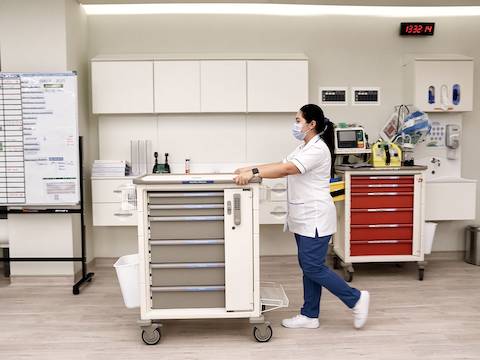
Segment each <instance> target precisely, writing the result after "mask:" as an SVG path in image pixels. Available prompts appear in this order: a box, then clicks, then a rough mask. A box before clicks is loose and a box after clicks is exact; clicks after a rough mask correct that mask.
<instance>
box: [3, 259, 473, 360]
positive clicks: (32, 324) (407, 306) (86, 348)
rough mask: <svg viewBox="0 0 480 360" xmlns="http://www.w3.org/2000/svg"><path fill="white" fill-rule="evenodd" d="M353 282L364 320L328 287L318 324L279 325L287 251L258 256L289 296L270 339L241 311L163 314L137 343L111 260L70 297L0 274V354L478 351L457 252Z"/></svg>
mask: <svg viewBox="0 0 480 360" xmlns="http://www.w3.org/2000/svg"><path fill="white" fill-rule="evenodd" d="M355 270H356V272H355V278H354V281H353V283H352V284H353V285H354V286H355V287H357V288H359V289H368V290H369V291H370V293H371V295H372V301H371V313H370V318H369V322H368V324H367V326H366V327H365V328H364V329H362V330H360V331H358V330H355V329H353V327H352V316H351V312H350V311H349V310H348V309H347V308H346V307H344V305H343V304H342V303H340V301H339V300H337V299H336V298H334V297H333V296H332V295H331V294H330V293H328V292H327V291H325V292H324V296H323V298H322V304H321V316H320V328H319V329H314V330H303V329H301V330H288V329H284V328H282V327H281V326H280V321H281V319H282V318H283V317H287V316H292V315H294V314H296V313H297V311H298V308H299V307H300V306H301V303H302V287H301V277H300V272H299V269H298V267H297V263H296V260H295V258H294V257H271V258H264V259H263V260H262V278H263V279H264V280H271V281H279V282H281V283H283V284H284V285H285V288H286V291H287V294H288V296H289V298H290V302H291V305H290V307H289V308H288V309H285V310H283V311H275V312H271V313H268V314H267V316H266V317H267V318H268V320H270V321H271V322H272V324H273V331H274V335H273V339H272V340H271V341H270V342H269V343H264V344H260V343H256V342H255V341H254V340H253V337H252V336H251V327H250V325H249V324H248V321H247V320H217V321H211V320H208V321H191V320H188V321H186V320H183V321H166V322H165V323H164V324H165V325H164V329H163V337H162V341H161V343H160V344H159V345H156V346H146V345H144V344H143V343H142V341H141V340H140V332H139V328H138V327H137V325H136V320H137V318H138V316H139V315H138V311H136V310H128V309H126V308H124V306H123V303H122V299H121V295H120V290H119V287H118V285H117V280H116V277H115V274H114V272H113V269H112V268H110V267H100V268H97V269H95V272H96V275H95V279H94V281H93V282H92V283H91V284H90V285H89V286H87V287H86V288H84V289H83V290H82V293H81V295H79V296H73V295H72V294H71V288H70V287H66V286H63V285H62V286H50V287H43V286H40V285H19V284H15V285H8V283H7V282H6V281H5V280H3V281H0V359H5V360H17V359H18V360H20V359H49V360H52V359H62V360H72V359H95V360H97V359H109V360H120V359H135V360H137V359H168V360H175V359H209V360H214V359H229V360H230V359H242V360H244V359H275V360H282V359H292V360H293V359H295V360H297V359H299V360H300V359H321V360H328V359H342V360H345V359H368V360H371V359H382V360H384V359H399V360H400V359H401V360H407V359H408V360H411V359H422V360H425V359H436V360H443V359H445V360H447V359H448V360H452V359H477V360H478V359H480V267H476V266H472V265H468V264H465V263H463V262H460V261H434V262H431V263H429V264H428V267H427V270H426V273H425V281H423V282H420V281H418V280H417V279H416V277H417V272H416V266H415V265H414V264H404V265H403V267H401V268H400V267H396V266H394V265H391V264H390V265H387V264H375V265H374V264H369V265H359V266H357V267H356V269H355Z"/></svg>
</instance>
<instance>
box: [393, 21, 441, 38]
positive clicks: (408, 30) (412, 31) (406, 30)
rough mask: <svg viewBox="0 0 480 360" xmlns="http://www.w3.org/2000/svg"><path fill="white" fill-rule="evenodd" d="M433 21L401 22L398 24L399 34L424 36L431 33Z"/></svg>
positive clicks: (433, 27) (433, 26)
mask: <svg viewBox="0 0 480 360" xmlns="http://www.w3.org/2000/svg"><path fill="white" fill-rule="evenodd" d="M434 30H435V23H427V22H402V23H401V24H400V35H406V36H425V35H427V36H428V35H429V36H432V35H433V31H434Z"/></svg>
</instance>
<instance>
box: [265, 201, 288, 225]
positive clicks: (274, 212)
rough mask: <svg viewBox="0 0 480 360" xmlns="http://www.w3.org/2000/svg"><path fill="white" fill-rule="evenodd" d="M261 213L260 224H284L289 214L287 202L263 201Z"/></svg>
mask: <svg viewBox="0 0 480 360" xmlns="http://www.w3.org/2000/svg"><path fill="white" fill-rule="evenodd" d="M259 215H260V224H283V223H284V222H285V219H286V216H287V203H280V202H270V201H265V202H261V203H260V214H259Z"/></svg>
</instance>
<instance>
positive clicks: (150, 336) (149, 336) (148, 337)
mask: <svg viewBox="0 0 480 360" xmlns="http://www.w3.org/2000/svg"><path fill="white" fill-rule="evenodd" d="M161 338H162V334H161V333H160V330H158V329H155V330H153V331H146V330H142V340H143V342H144V343H145V344H147V345H156V344H158V343H159V341H160V339H161Z"/></svg>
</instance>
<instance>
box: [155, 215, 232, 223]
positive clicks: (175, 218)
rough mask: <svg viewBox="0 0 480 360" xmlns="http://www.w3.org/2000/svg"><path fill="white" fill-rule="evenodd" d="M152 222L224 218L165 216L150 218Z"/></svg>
mask: <svg viewBox="0 0 480 360" xmlns="http://www.w3.org/2000/svg"><path fill="white" fill-rule="evenodd" d="M148 219H149V220H150V221H151V222H156V221H158V222H168V221H223V219H224V217H223V216H163V217H150V218H148Z"/></svg>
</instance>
